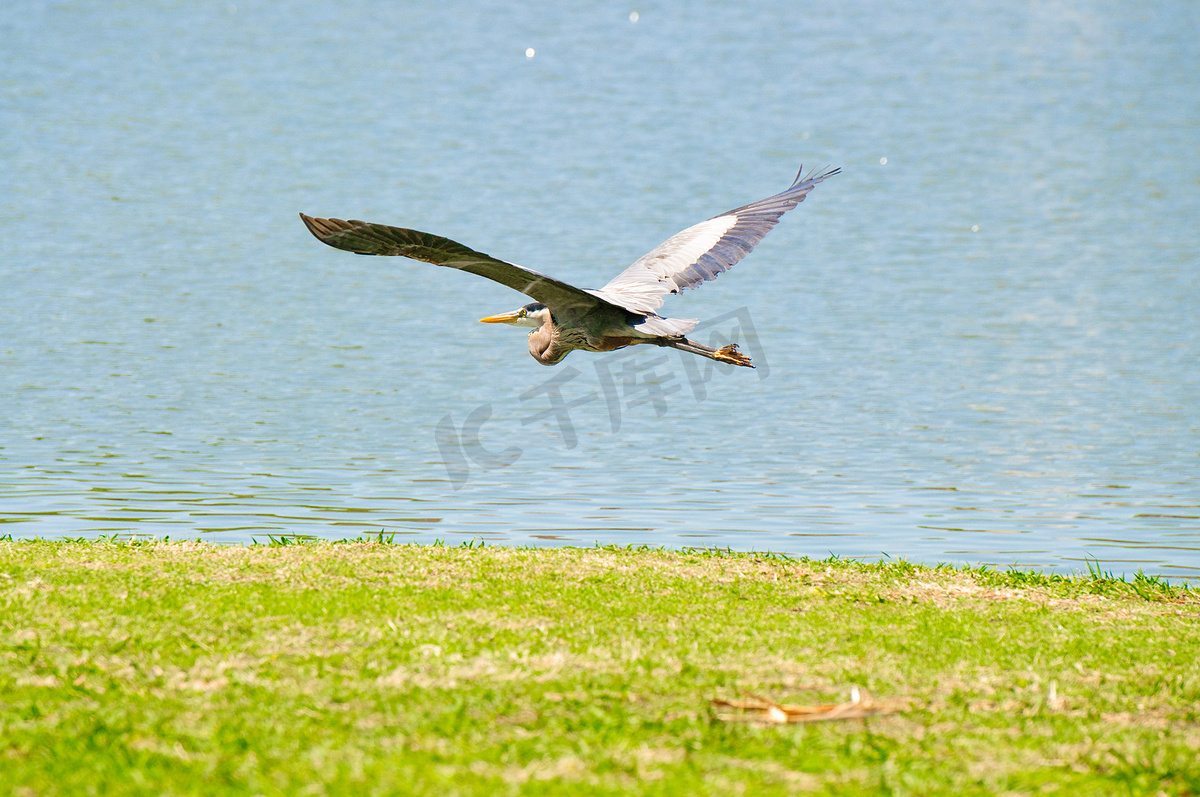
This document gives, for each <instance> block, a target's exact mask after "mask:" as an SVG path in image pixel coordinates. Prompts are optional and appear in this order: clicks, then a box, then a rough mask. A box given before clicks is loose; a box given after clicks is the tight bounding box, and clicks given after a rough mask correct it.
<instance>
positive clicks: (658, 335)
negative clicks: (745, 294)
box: [300, 167, 841, 368]
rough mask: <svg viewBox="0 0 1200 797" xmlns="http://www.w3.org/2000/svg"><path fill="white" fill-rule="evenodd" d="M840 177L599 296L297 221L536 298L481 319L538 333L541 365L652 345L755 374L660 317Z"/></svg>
mask: <svg viewBox="0 0 1200 797" xmlns="http://www.w3.org/2000/svg"><path fill="white" fill-rule="evenodd" d="M840 171H841V169H827V170H824V171H818V170H816V169H814V170H812V171H810V172H809V173H808V174H807V175H804V169H803V167H802V168H801V169H800V172H799V173H797V175H796V179H795V181H794V182H793V183H792V185H791V186H790V187H789V188H788V189H787V190H786V191H783V192H781V193H778V194H775V195H774V196H770V197H767V198H766V199H760V200H759V201H757V202H752V203H750V204H749V205H744V206H743V207H740V208H736V209H734V210H731V211H729V212H727V213H722V214H720V215H719V216H713V217H712V218H711V219H709V220H708V221H702V222H700V223H699V224H697V225H695V226H692V227H688V228H687V229H686V230H684V231H683V232H681V233H678V234H676V235H673V236H671V237H670V238H668V239H667V240H666V241H665V242H664V243H663V244H662V245H661V246H659V247H658V248H657V249H654V250H653V251H651V252H650V253H649V254H646V255H643V256H642V257H641V258H639V259H638V260H637V261H636V262H635V263H634V264H633V265H632V266H630V267H629V268H627V269H625V270H624V271H622V272H621V273H620V274H618V275H617V276H616V277H615V278H613V280H612V282H610V283H608V284H607V285H605V286H604V287H603V288H600V289H599V290H583V289H581V288H576V287H574V286H573V285H568V284H567V283H565V282H562V281H560V280H556V279H554V278H553V277H547V276H546V275H544V274H539V273H538V272H536V271H534V270H532V269H528V268H525V267H524V266H518V265H514V264H513V263H507V262H505V261H503V260H497V259H496V258H494V257H492V256H491V255H485V254H483V253H482V252H476V251H474V250H473V249H469V248H467V247H465V246H463V245H462V244H460V243H456V242H455V241H451V240H449V239H448V238H442V237H440V236H437V235H431V234H429V233H427V232H418V231H417V230H406V229H403V228H401V227H389V226H388V225H386V224H372V223H370V222H366V221H354V220H351V221H343V220H341V219H319V218H313V217H312V216H306V215H304V214H303V213H301V214H300V218H301V219H303V220H304V223H305V225H307V226H308V229H309V231H311V232H312V234H313V235H315V236H316V237H317V239H318V240H320V241H321V242H323V243H326V244H329V245H330V246H332V247H336V248H337V249H345V250H346V251H348V252H354V253H355V254H360V255H403V256H404V257H411V258H413V259H414V260H423V261H425V262H426V263H433V264H435V265H438V266H449V267H450V268H457V269H461V270H463V271H469V272H471V273H472V274H478V275H479V276H481V277H487V278H488V279H490V280H495V281H496V282H499V283H500V284H501V285H507V286H508V287H510V288H512V289H514V290H517V291H520V292H521V293H524V294H525V295H527V296H529V297H530V298H532V299H534V300H535V301H534V302H533V303H532V304H527V305H525V306H524V307H522V308H520V309H519V310H513V311H512V312H510V313H501V314H500V315H493V316H488V317H487V318H481V319H480V321H482V322H484V323H485V324H511V325H513V326H519V327H532V331H530V333H529V353H530V354H531V355H533V359H535V360H537V361H538V362H539V363H541V364H542V365H557V364H558V363H560V362H562V360H563V358H564V357H566V356H567V355H568V354H570V353H571V352H572V351H574V350H575V349H583V350H584V351H613V350H614V349H622V348H624V347H626V346H633V345H636V344H639V343H653V344H655V345H656V346H669V347H671V348H673V349H679V350H680V351H686V352H691V353H692V354H699V355H700V356H702V357H708V358H709V359H711V360H716V361H718V362H724V363H732V364H734V365H743V366H747V367H749V368H753V367H754V366H753V365H752V364H751V362H750V358H749V357H747V356H746V355H744V354H742V353H741V352H740V351H738V347H737V344H736V343H731V344H730V345H728V346H723V347H721V348H719V349H713V348H710V347H708V346H705V345H703V344H700V343H697V342H696V341H694V340H688V339H687V337H686V336H687V333H689V332H691V331H692V329H694V328H695V326H696V324H697V321H696V320H695V319H685V318H664V317H663V316H660V315H659V314H658V313H656V312H655V311H656V310H657V309H658V308H660V307H662V303H663V298H664V297H665V296H666V295H667V294H669V293H679V292H680V291H681V290H683V289H684V288H696V287H698V286H699V285H700V283H702V282H705V281H707V280H711V279H715V278H716V276H717V275H718V274H720V273H721V272H723V271H725V270H726V269H728V268H729V267H730V266H732V265H733V264H734V263H736V262H738V261H739V260H741V259H742V258H743V257H745V256H746V255H747V254H749V253H750V250H751V249H753V248H754V247H755V246H756V245H757V244H758V242H759V241H761V240H762V239H763V237H764V236H765V235H766V234H767V233H768V232H770V231H771V228H772V227H774V226H775V224H776V222H778V221H779V217H780V216H782V215H783V214H784V213H786V212H788V211H789V210H791V209H792V208H794V207H796V205H798V204H800V203H801V202H803V201H804V197H806V196H808V192H809V191H812V190H813V187H814V186H816V185H817V183H820V182H821V181H822V180H824V179H825V178H827V177H832V176H833V175H835V174H837V173H838V172H840Z"/></svg>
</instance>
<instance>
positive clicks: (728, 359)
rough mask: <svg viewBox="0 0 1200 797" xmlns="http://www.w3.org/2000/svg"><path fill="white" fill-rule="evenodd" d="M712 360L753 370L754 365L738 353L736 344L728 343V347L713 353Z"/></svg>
mask: <svg viewBox="0 0 1200 797" xmlns="http://www.w3.org/2000/svg"><path fill="white" fill-rule="evenodd" d="M712 357H713V359H714V360H718V361H720V362H723V363H732V364H733V365H741V366H745V367H746V368H753V367H754V363H752V362H750V358H749V357H747V356H746V355H744V354H742V353H741V352H740V351H738V347H737V344H736V343H730V344H729V345H728V346H722V347H721V348H719V349H717V350H716V351H715V352H714V353H713V356H712Z"/></svg>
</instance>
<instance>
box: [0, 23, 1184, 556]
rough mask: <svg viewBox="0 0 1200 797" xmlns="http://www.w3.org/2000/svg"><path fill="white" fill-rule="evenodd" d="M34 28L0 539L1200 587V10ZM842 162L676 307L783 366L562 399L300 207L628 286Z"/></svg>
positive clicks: (468, 316)
mask: <svg viewBox="0 0 1200 797" xmlns="http://www.w3.org/2000/svg"><path fill="white" fill-rule="evenodd" d="M635 11H636V12H637V14H636V15H632V12H635ZM0 34H2V35H3V40H4V41H5V47H4V48H3V52H2V53H0V65H2V66H3V69H2V70H0V176H2V177H3V180H2V181H0V182H2V184H3V188H4V190H3V192H2V193H0V208H2V210H3V213H2V214H0V291H2V298H3V308H2V310H0V396H2V397H3V405H2V408H0V534H11V535H12V536H13V537H14V538H24V537H61V536H71V537H74V536H95V535H99V534H114V533H118V534H148V535H156V536H170V537H172V538H180V537H196V536H199V537H203V538H206V539H211V540H216V541H222V542H239V541H242V542H244V541H249V540H251V539H260V540H265V539H266V538H267V536H268V535H280V534H306V535H314V536H318V537H325V538H334V539H340V538H344V537H355V536H359V535H361V534H364V533H374V532H379V531H381V530H383V531H384V532H385V533H387V534H393V533H394V534H395V535H396V537H395V539H397V540H412V541H422V542H427V541H432V540H434V539H442V540H445V541H447V542H451V543H457V542H459V541H463V540H470V539H473V538H483V539H485V540H487V541H488V542H489V543H493V542H496V543H503V544H513V545H524V544H536V545H541V544H564V543H569V544H583V545H591V544H593V543H596V542H599V543H616V544H622V545H624V544H648V545H654V546H667V547H671V548H678V547H683V546H692V545H706V546H721V547H726V546H728V547H731V548H734V549H740V550H751V549H753V550H774V551H782V552H788V553H793V554H801V555H808V556H814V557H824V556H828V555H830V554H836V555H839V556H846V557H864V558H867V559H874V558H880V557H884V556H890V557H892V558H901V557H904V558H908V559H910V560H917V561H923V562H929V563H935V562H943V561H945V562H969V563H992V564H997V565H1002V566H1003V565H1010V564H1017V565H1022V566H1032V567H1042V568H1047V569H1051V570H1055V571H1059V572H1075V571H1081V570H1085V569H1086V567H1087V566H1088V565H1087V563H1088V562H1093V561H1094V562H1095V564H1093V565H1092V566H1093V567H1096V566H1099V567H1100V568H1101V569H1104V570H1112V571H1114V572H1118V573H1132V572H1134V571H1136V570H1138V569H1142V570H1145V571H1146V572H1148V573H1155V574H1162V575H1166V576H1170V577H1172V578H1176V579H1196V578H1198V577H1200V488H1198V487H1197V473H1198V470H1200V314H1198V312H1197V307H1198V306H1200V268H1198V255H1200V232H1198V231H1200V225H1198V223H1197V219H1200V147H1198V145H1197V142H1200V50H1197V49H1196V47H1195V42H1196V41H1197V39H1200V6H1197V5H1196V4H1195V3H1192V2H1184V1H1183V0H1179V1H1177V2H1171V1H1170V0H1168V2H1164V3H1155V4H1147V3H1136V4H1135V3H1121V2H1083V3H1063V2H1028V3H1018V4H1013V3H990V4H989V3H954V4H933V5H932V6H930V7H929V8H926V9H924V10H917V9H916V8H915V7H914V6H913V5H912V4H895V5H894V6H891V7H889V6H887V5H885V4H877V3H833V2H828V3H812V4H796V3H791V2H773V1H772V0H768V1H767V2H763V3H756V4H753V6H751V7H742V6H733V5H722V4H716V3H704V2H700V3H687V4H684V3H676V4H652V5H646V6H642V5H638V6H629V7H625V6H614V5H612V4H598V5H587V4H583V5H576V6H570V5H569V4H568V5H564V4H557V3H535V4H526V5H514V4H509V3H493V4H476V3H462V4H458V3H448V2H440V3H419V4H391V3H382V2H380V3H371V2H358V3H338V4H334V3H316V2H299V1H298V2H283V3H269V4H268V3H246V2H238V3H237V4H236V5H235V4H232V3H216V4H211V3H210V4H179V3H167V2H161V3H154V2H145V3H134V4H120V5H114V4H111V3H101V2H87V1H85V0H81V1H80V2H66V3H62V4H57V5H52V4H27V3H11V4H8V5H5V6H3V7H2V8H0ZM802 161H803V162H805V163H806V164H808V165H810V166H811V165H821V164H824V163H831V164H834V165H839V166H841V167H842V168H843V170H844V172H843V174H841V175H839V176H837V177H835V178H833V179H831V180H829V181H827V182H826V183H824V184H822V185H821V186H819V187H818V188H817V189H816V190H815V191H814V193H813V194H812V195H811V196H810V197H809V199H808V200H807V201H806V202H805V203H804V204H803V205H801V206H800V207H799V208H797V209H796V210H795V211H794V212H792V213H791V214H789V215H788V216H787V217H785V218H784V220H783V222H782V223H781V224H780V225H779V227H778V228H776V230H775V231H774V232H773V233H772V234H771V235H770V236H769V237H768V238H767V239H766V240H765V241H764V242H763V243H762V244H761V245H760V246H759V247H758V249H757V250H755V252H754V253H753V254H751V255H750V257H748V258H747V259H746V260H745V261H743V262H742V263H741V264H739V265H738V266H737V267H736V268H735V269H733V270H732V271H731V272H730V273H729V274H726V275H724V276H722V277H721V278H720V279H719V280H717V281H716V282H714V283H711V284H709V285H706V286H705V287H704V288H703V289H702V290H700V291H698V292H694V293H691V292H689V293H688V294H687V295H686V296H682V297H678V298H673V299H672V300H671V301H670V302H669V303H668V305H667V306H666V308H664V309H665V311H666V312H668V313H669V314H673V315H679V316H684V317H696V318H700V319H704V320H705V321H706V322H707V324H708V326H707V329H706V331H705V332H704V333H703V335H707V336H714V337H715V339H718V340H719V339H720V338H722V337H725V338H729V337H734V336H737V337H738V339H739V340H741V341H742V343H743V347H744V348H745V349H747V350H749V351H750V352H751V354H752V355H753V356H754V357H755V359H756V361H757V362H758V364H759V368H758V370H757V371H749V370H747V369H738V370H737V371H736V372H732V369H728V370H726V369H723V368H718V369H712V368H710V367H708V366H709V364H708V363H707V361H698V362H697V361H686V360H684V359H681V355H679V354H677V353H674V352H672V353H670V354H669V355H665V354H663V351H662V350H659V349H654V350H653V351H650V352H639V351H637V350H633V351H631V352H618V353H616V354H614V355H606V356H598V355H588V354H585V353H576V354H573V355H571V357H570V358H568V359H567V360H566V361H565V362H564V363H563V364H562V365H560V366H558V367H557V368H555V369H547V368H544V367H542V366H540V365H538V364H537V363H535V362H534V361H533V360H532V359H531V358H530V357H529V356H528V354H527V353H526V345H525V341H524V338H523V335H522V334H521V332H519V331H516V330H512V329H508V328H504V327H500V328H497V327H494V326H489V325H481V324H478V323H476V319H478V318H480V317H481V316H483V315H488V314H492V313H496V312H501V311H505V310H510V309H515V308H516V307H518V306H520V305H521V304H523V303H524V301H525V300H524V299H523V298H522V297H520V296H519V295H517V294H515V293H512V292H511V291H508V290H507V289H505V288H503V287H501V286H499V285H494V284H490V283H486V282H485V281H484V280H481V279H479V278H477V277H473V276H471V275H467V274H462V273H458V272H453V271H450V270H447V269H438V268H435V267H433V266H429V265H426V264H422V263H416V262H413V261H408V260H401V259H394V260H393V259H378V258H356V257H353V256H351V255H348V254H346V253H343V252H337V251H335V250H332V249H329V248H327V247H324V246H321V245H320V244H319V243H317V242H316V241H315V240H313V239H312V238H311V237H310V236H309V235H308V233H307V232H306V231H305V230H304V228H303V226H302V225H301V224H300V222H299V220H298V218H297V216H296V213H297V211H304V212H306V213H310V214H315V215H325V216H338V217H342V218H367V219H372V220H377V221H382V222H387V223H394V224H399V225H402V226H410V227H415V228H418V229H424V230H430V231H433V232H438V233H440V234H443V235H447V236H450V237H452V238H455V239H457V240H460V241H463V242H465V243H467V244H468V245H469V246H472V247H474V248H477V249H481V250H483V251H486V252H489V253H491V254H494V255H496V256H498V257H502V258H505V259H509V260H513V261H516V262H519V263H524V264H527V265H529V266H531V267H533V268H536V269H539V270H542V271H546V272H549V273H551V274H554V275H555V276H558V277H561V278H563V279H566V280H568V281H571V282H574V283H576V284H579V285H582V286H584V287H598V286H599V285H602V284H603V283H604V282H607V280H608V279H609V278H610V277H611V276H612V275H613V274H615V273H616V272H617V271H618V270H620V269H621V268H623V267H624V266H625V265H627V264H628V263H629V262H632V260H634V259H635V258H636V257H637V256H639V255H640V254H642V253H643V252H645V251H647V250H649V249H651V248H652V247H653V246H655V245H656V244H658V243H659V242H660V241H661V240H663V239H665V238H666V237H667V236H669V235H670V234H672V233H674V232H676V231H678V230H680V229H682V228H683V227H686V226H688V225H690V224H692V223H694V222H696V221H699V220H701V219H704V218H707V217H709V216H712V215H714V214H716V213H719V212H721V211H724V210H726V209H728V208H731V207H734V206H737V205H741V204H743V203H745V202H749V201H751V200H754V199H757V198H759V197H762V196H766V195H768V194H771V193H774V192H775V191H778V190H780V189H782V188H784V187H786V186H787V184H788V183H789V181H790V180H791V178H792V176H793V174H794V172H795V169H796V168H797V167H798V166H799V165H800V163H801V162H802ZM704 339H707V338H704ZM556 410H557V411H556Z"/></svg>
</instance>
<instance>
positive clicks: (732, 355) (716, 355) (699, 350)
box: [659, 338, 754, 368]
mask: <svg viewBox="0 0 1200 797" xmlns="http://www.w3.org/2000/svg"><path fill="white" fill-rule="evenodd" d="M659 345H660V346H670V347H671V348H672V349H679V350H680V351H686V352H690V353H691V354H699V355H700V356H701V357H707V358H708V359H710V360H716V361H717V362H719V363H730V364H731V365H741V366H745V367H746V368H753V367H754V364H753V363H752V362H750V358H749V357H747V356H746V355H744V354H742V353H741V352H740V351H738V347H737V344H736V343H730V344H729V345H728V346H722V347H721V348H719V349H714V348H711V347H709V346H705V345H704V344H703V343H697V342H696V341H694V340H688V339H687V338H678V339H670V338H667V339H666V340H664V341H663V342H662V343H660V344H659Z"/></svg>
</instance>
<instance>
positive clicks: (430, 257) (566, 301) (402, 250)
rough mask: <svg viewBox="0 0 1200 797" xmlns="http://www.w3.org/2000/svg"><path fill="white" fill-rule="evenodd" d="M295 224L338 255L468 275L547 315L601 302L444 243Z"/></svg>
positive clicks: (392, 231)
mask: <svg viewBox="0 0 1200 797" xmlns="http://www.w3.org/2000/svg"><path fill="white" fill-rule="evenodd" d="M300 218H301V219H303V220H304V224H305V226H307V227H308V229H309V231H310V232H311V233H312V234H313V235H315V236H316V237H317V240H319V241H321V242H322V243H326V244H329V245H330V246H332V247H335V248H337V249H345V250H346V251H347V252H354V253H355V254H359V255H402V256H404V257H411V258H413V259H414V260H423V261H425V262H426V263H433V264H434V265H437V266H449V267H450V268H457V269H461V270H462V271H469V272H471V273H472V274H478V275H479V276H481V277H487V278H488V279H490V280H494V281H496V282H499V283H500V284H501V285H507V286H508V287H509V288H512V289H513V290H515V291H520V292H521V293H523V294H525V295H526V296H531V297H533V298H534V299H535V300H537V301H539V302H541V303H542V304H544V305H546V306H547V307H549V308H550V312H552V313H553V312H556V311H561V310H563V309H566V308H570V307H585V308H586V307H594V306H595V305H597V304H599V303H600V302H601V301H603V300H602V299H601V298H598V297H596V296H595V295H594V294H591V293H588V292H587V291H584V290H581V289H579V288H576V287H574V286H573V285H568V284H567V283H565V282H561V281H559V280H556V279H554V278H553V277H547V276H546V275H545V274H539V273H537V272H536V271H534V270H532V269H528V268H525V267H524V266H518V265H515V264H513V263H506V262H504V261H503V260H497V259H496V258H494V257H492V256H491V255H485V254H484V253H483V252H476V251H475V250H474V249H469V248H467V247H465V246H463V245H462V244H460V243H458V242H456V241H451V240H450V239H449V238H442V237H441V236H438V235H431V234H429V233H427V232H418V231H417V230H406V229H403V228H401V227H389V226H387V225H386V224H372V223H370V222H366V221H356V220H350V221H343V220H341V219H318V218H313V217H312V216H305V215H304V214H303V213H301V214H300Z"/></svg>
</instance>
